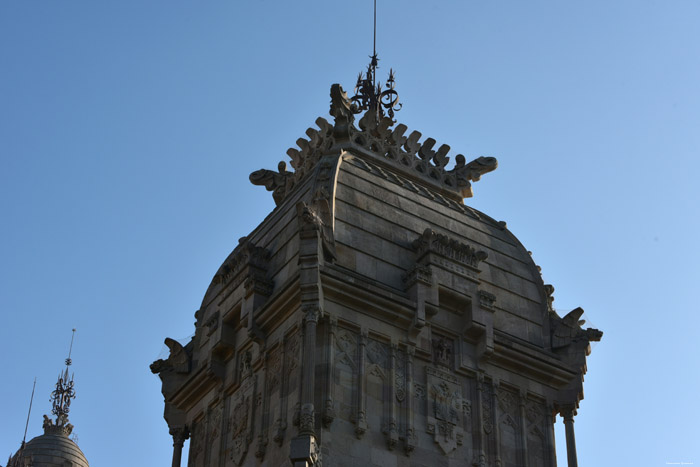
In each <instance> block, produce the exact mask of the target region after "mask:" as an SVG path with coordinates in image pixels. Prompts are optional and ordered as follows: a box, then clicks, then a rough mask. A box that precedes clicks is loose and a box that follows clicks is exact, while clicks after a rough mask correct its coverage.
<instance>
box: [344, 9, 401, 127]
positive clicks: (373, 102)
mask: <svg viewBox="0 0 700 467" xmlns="http://www.w3.org/2000/svg"><path fill="white" fill-rule="evenodd" d="M378 64H379V57H378V56H377V0H374V44H373V47H372V56H371V57H370V62H369V65H368V66H367V72H366V73H365V74H364V76H363V75H362V72H360V75H359V76H358V77H357V84H355V95H354V96H352V97H351V98H350V102H351V103H352V111H353V113H356V114H359V113H362V112H364V111H366V110H373V111H375V112H376V114H377V117H383V116H384V109H386V110H387V113H388V114H389V118H392V119H393V118H394V112H398V111H399V110H401V104H400V103H399V93H398V92H396V90H395V89H394V88H395V86H396V80H395V78H394V70H393V69H389V79H387V81H386V89H385V90H384V91H382V83H379V84H377V68H379V66H378ZM377 119H379V118H377Z"/></svg>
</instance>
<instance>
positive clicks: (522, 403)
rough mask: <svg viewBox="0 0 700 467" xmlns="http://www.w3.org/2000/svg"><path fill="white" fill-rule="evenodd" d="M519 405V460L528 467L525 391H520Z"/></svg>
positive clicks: (524, 466)
mask: <svg viewBox="0 0 700 467" xmlns="http://www.w3.org/2000/svg"><path fill="white" fill-rule="evenodd" d="M518 402H519V403H520V445H521V451H520V453H521V458H520V462H522V466H523V467H528V466H529V463H530V461H529V459H528V454H527V418H526V414H525V403H526V402H527V391H524V390H521V391H520V398H519V400H518Z"/></svg>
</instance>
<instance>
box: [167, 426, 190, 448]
mask: <svg viewBox="0 0 700 467" xmlns="http://www.w3.org/2000/svg"><path fill="white" fill-rule="evenodd" d="M170 435H171V436H172V437H173V446H182V445H183V444H185V440H187V439H189V437H190V430H189V429H188V428H187V427H186V426H184V425H180V426H174V427H170Z"/></svg>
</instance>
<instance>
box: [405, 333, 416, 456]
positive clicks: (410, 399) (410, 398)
mask: <svg viewBox="0 0 700 467" xmlns="http://www.w3.org/2000/svg"><path fill="white" fill-rule="evenodd" d="M415 354H416V348H415V347H414V346H412V345H409V346H407V347H406V405H407V407H406V412H407V413H406V446H405V450H406V454H407V455H410V454H411V453H412V452H413V450H414V449H415V447H416V428H415V426H414V425H413V416H414V405H415V402H414V389H413V379H414V369H413V356H414V355H415Z"/></svg>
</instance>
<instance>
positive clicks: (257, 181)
mask: <svg viewBox="0 0 700 467" xmlns="http://www.w3.org/2000/svg"><path fill="white" fill-rule="evenodd" d="M277 170H278V171H277V172H275V171H273V170H267V169H260V170H256V171H255V172H253V173H251V174H250V177H249V179H250V182H251V183H252V184H253V185H262V186H264V187H265V189H266V190H267V191H271V192H272V199H274V200H275V205H277V206H279V205H280V204H281V203H282V201H284V197H285V196H286V195H287V191H288V189H289V182H290V181H291V179H292V175H293V173H292V172H288V171H287V164H286V163H285V162H284V161H282V162H280V163H279V164H278V165H277Z"/></svg>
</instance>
